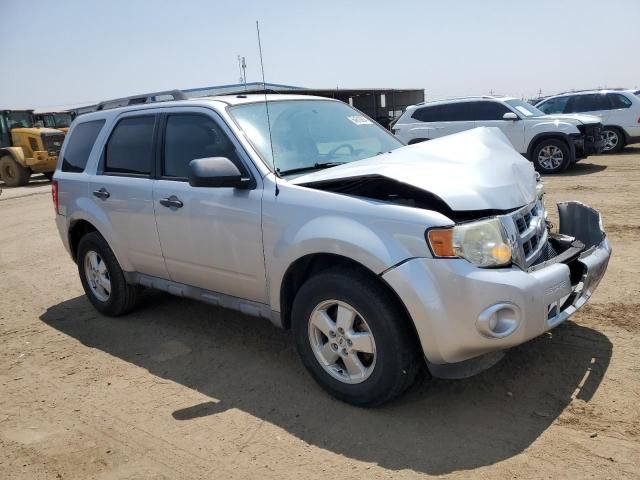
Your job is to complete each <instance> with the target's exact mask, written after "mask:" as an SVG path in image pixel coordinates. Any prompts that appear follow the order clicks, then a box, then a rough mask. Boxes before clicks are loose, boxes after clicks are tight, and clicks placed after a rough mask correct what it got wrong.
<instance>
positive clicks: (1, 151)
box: [0, 147, 27, 167]
mask: <svg viewBox="0 0 640 480" xmlns="http://www.w3.org/2000/svg"><path fill="white" fill-rule="evenodd" d="M5 155H9V156H11V157H13V159H14V160H15V161H16V162H18V163H19V164H20V165H22V166H23V167H26V166H27V165H26V163H25V160H24V151H23V150H22V148H21V147H0V157H3V156H5Z"/></svg>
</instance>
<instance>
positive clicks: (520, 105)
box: [506, 100, 545, 117]
mask: <svg viewBox="0 0 640 480" xmlns="http://www.w3.org/2000/svg"><path fill="white" fill-rule="evenodd" d="M506 103H507V104H508V105H510V106H511V107H513V108H515V109H516V110H517V111H518V113H520V114H521V115H524V116H525V117H541V116H543V115H545V113H544V112H543V111H542V110H538V109H537V108H536V107H534V106H533V105H531V104H530V103H527V102H523V101H522V100H507V101H506Z"/></svg>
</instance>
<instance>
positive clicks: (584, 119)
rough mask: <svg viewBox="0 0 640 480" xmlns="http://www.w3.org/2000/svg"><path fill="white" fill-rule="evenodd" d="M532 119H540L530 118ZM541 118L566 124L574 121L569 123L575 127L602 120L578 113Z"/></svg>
mask: <svg viewBox="0 0 640 480" xmlns="http://www.w3.org/2000/svg"><path fill="white" fill-rule="evenodd" d="M532 118H534V119H536V118H540V117H532ZM543 118H545V119H549V120H560V121H562V122H567V121H571V120H575V121H573V122H571V123H573V124H574V125H577V124H579V123H584V124H590V123H600V122H601V121H602V119H601V118H600V117H597V116H595V115H582V114H580V113H558V114H554V115H545V116H544V117H543Z"/></svg>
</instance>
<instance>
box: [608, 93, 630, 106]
mask: <svg viewBox="0 0 640 480" xmlns="http://www.w3.org/2000/svg"><path fill="white" fill-rule="evenodd" d="M607 97H609V102H611V108H613V109H617V108H629V107H630V106H631V100H629V99H628V98H627V97H625V96H624V95H620V94H619V93H607Z"/></svg>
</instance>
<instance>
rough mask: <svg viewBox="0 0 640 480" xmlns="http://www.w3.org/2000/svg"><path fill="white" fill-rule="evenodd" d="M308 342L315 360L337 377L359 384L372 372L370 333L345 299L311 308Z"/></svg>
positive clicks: (342, 380)
mask: <svg viewBox="0 0 640 480" xmlns="http://www.w3.org/2000/svg"><path fill="white" fill-rule="evenodd" d="M309 342H310V343H311V349H312V350H313V354H314V355H315V357H316V360H317V361H318V363H320V365H321V366H322V368H323V369H324V370H325V371H326V372H327V373H328V374H329V375H331V376H332V377H333V378H335V379H336V380H339V381H341V382H343V383H349V384H355V383H361V382H364V381H365V380H366V379H367V378H369V377H370V376H371V374H372V373H373V369H374V368H375V364H376V343H375V340H374V338H373V334H372V333H371V329H370V328H369V325H368V324H367V322H366V320H365V319H364V317H363V316H362V315H360V313H359V312H358V311H357V310H356V309H355V308H353V307H352V306H351V305H349V304H348V303H346V302H342V301H339V300H326V301H324V302H322V303H320V304H319V305H317V306H316V307H315V308H314V309H313V312H312V313H311V316H310V318H309Z"/></svg>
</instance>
